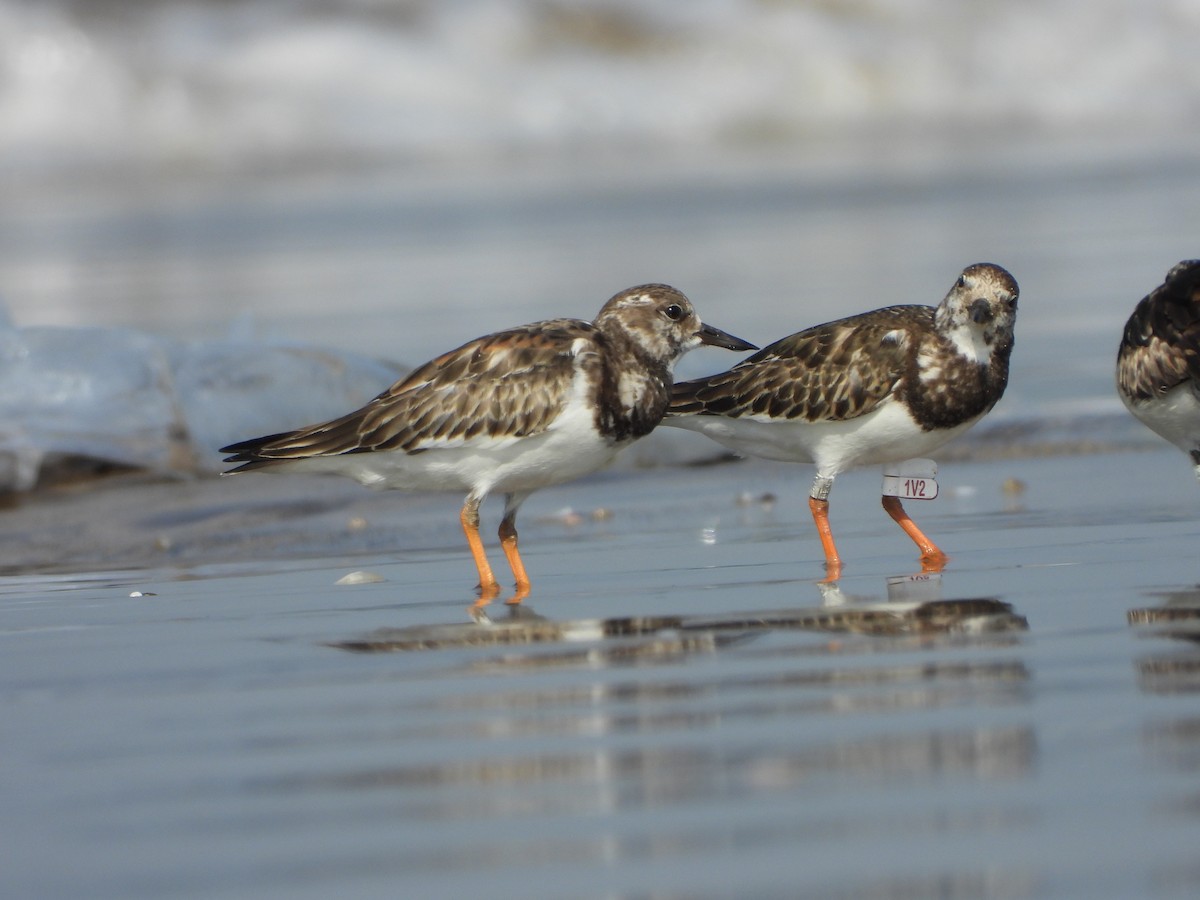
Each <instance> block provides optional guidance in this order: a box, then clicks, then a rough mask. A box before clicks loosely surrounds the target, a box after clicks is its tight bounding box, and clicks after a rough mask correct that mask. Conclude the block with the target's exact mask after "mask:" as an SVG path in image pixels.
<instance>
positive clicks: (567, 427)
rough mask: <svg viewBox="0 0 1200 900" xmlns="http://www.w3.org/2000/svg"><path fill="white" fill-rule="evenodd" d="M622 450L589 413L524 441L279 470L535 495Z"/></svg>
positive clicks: (320, 461) (480, 441)
mask: <svg viewBox="0 0 1200 900" xmlns="http://www.w3.org/2000/svg"><path fill="white" fill-rule="evenodd" d="M621 449H622V448H621V447H620V446H613V445H611V444H609V443H608V442H607V441H605V440H603V439H602V438H601V437H600V435H599V434H598V433H597V432H596V430H595V427H594V425H593V423H592V416H591V413H590V410H589V411H587V414H586V415H582V414H580V415H564V416H563V417H561V418H560V419H559V420H558V421H557V422H556V423H555V425H554V427H553V429H551V430H549V431H546V432H543V433H542V434H538V435H534V436H532V437H525V438H505V439H493V438H486V437H484V438H476V439H472V440H471V441H469V442H467V443H465V444H462V445H459V446H452V447H440V448H439V447H434V448H430V449H428V450H424V451H422V452H420V453H413V454H409V453H405V452H403V451H397V450H389V451H383V452H373V453H347V454H342V455H340V456H317V457H311V458H309V459H298V460H294V461H291V462H288V463H284V464H282V465H281V466H280V467H279V469H280V470H283V469H285V468H286V469H287V470H288V471H292V472H312V473H329V474H335V475H344V476H347V477H349V478H353V479H355V480H357V481H359V482H361V483H362V484H365V485H367V486H368V487H376V488H383V489H395V490H414V491H461V492H463V493H467V492H471V493H474V494H476V495H478V496H484V495H486V494H488V493H490V492H492V491H503V492H504V493H510V492H518V493H519V492H523V491H532V490H536V489H538V488H541V487H545V486H547V485H551V484H560V483H562V482H564V481H570V480H572V479H574V478H579V477H581V476H583V475H588V474H590V473H592V472H595V471H597V470H598V469H602V468H603V467H605V466H606V465H608V464H609V463H610V462H612V461H613V459H614V458H616V455H617V453H618V452H619V451H620V450H621Z"/></svg>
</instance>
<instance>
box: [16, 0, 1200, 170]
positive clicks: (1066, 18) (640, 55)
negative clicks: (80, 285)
mask: <svg viewBox="0 0 1200 900" xmlns="http://www.w3.org/2000/svg"><path fill="white" fill-rule="evenodd" d="M1198 43H1200V6H1198V5H1197V4H1195V3H1194V2H1192V0H1147V2H1144V3H1137V4H1132V3H1127V2H1125V0H1092V2H1087V3H1080V2H1077V0H1047V2H1042V3H1011V2H1004V0H982V2H974V3H962V2H960V0H830V2H824V3H819V4H818V3H812V4H810V3H746V2H737V0H693V2H689V3H674V2H662V0H659V2H644V0H643V2H637V0H436V2H435V0H408V2H383V0H338V2H330V3H322V4H312V3H307V4H296V3H289V2H285V0H252V2H243V3H237V4H230V3H225V2H215V0H209V2H204V0H188V2H185V0H162V2H156V3H138V4H124V3H115V2H114V3H85V2H76V0H40V2H37V3H31V2H22V0H0V146H2V147H3V148H4V158H5V159H7V160H8V163H9V164H10V165H12V164H14V163H22V164H24V165H25V166H27V167H45V166H55V165H78V164H81V163H95V162H100V163H106V164H111V163H113V162H117V161H126V162H135V163H153V164H161V165H168V166H195V167H217V168H231V167H232V168H238V167H242V166H247V165H261V164H263V163H264V162H269V161H273V160H278V159H280V158H288V159H301V160H303V159H310V160H312V159H316V160H320V159H328V158H333V159H346V158H350V159H356V158H362V157H368V158H385V159H397V158H400V159H404V158H417V159H445V158H454V157H470V158H479V157H494V156H501V155H505V154H511V153H513V152H524V151H535V152H557V151H564V150H566V151H571V150H575V149H578V148H580V147H589V148H596V147H600V148H604V147H611V148H620V147H622V146H627V145H630V144H633V145H645V146H651V147H653V146H668V147H669V146H688V145H695V144H698V143H700V144H712V145H716V146H723V145H725V146H738V145H743V144H746V143H754V142H761V141H770V140H786V139H790V138H795V137H799V136H804V135H808V134H812V133H823V132H827V131H830V130H835V131H836V130H844V129H846V128H856V127H872V128H881V127H882V128H899V129H902V130H907V131H913V130H922V129H939V128H942V129H944V128H953V129H963V130H970V129H979V130H985V129H1021V128H1031V129H1041V130H1049V131H1053V132H1064V131H1065V132H1071V131H1079V130H1096V129H1102V130H1105V131H1107V132H1109V133H1120V132H1121V131H1122V130H1125V129H1129V128H1139V129H1151V130H1153V129H1155V128H1158V127H1164V128H1165V127H1170V126H1173V125H1177V124H1178V123H1179V122H1183V121H1188V120H1194V118H1195V117H1196V115H1197V114H1198V113H1200V67H1198V66H1196V65H1195V64H1194V55H1195V47H1196V46H1197V44H1198Z"/></svg>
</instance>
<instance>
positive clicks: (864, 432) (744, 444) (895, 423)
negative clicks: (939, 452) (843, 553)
mask: <svg viewBox="0 0 1200 900" xmlns="http://www.w3.org/2000/svg"><path fill="white" fill-rule="evenodd" d="M980 418H982V416H977V417H976V418H974V419H971V420H969V421H967V422H964V423H963V424H962V425H959V426H956V427H954V428H944V429H938V430H936V431H923V430H922V429H921V427H920V426H919V425H917V423H916V422H915V421H914V420H913V418H912V416H910V415H909V414H908V410H907V409H905V407H904V406H902V405H901V404H899V403H885V404H883V405H882V406H880V407H879V408H877V409H875V410H874V411H872V412H869V413H867V414H866V415H865V416H859V417H858V418H856V419H850V420H847V421H844V422H803V421H800V420H776V421H763V420H755V419H752V418H740V419H729V418H725V417H723V416H684V417H680V418H670V419H664V420H663V424H664V425H671V426H674V427H676V428H687V429H689V430H691V431H698V432H700V433H701V434H705V435H707V436H708V437H710V438H712V439H713V440H714V441H716V442H717V443H719V444H722V445H724V446H726V447H728V448H729V449H731V450H735V451H737V452H738V453H744V454H746V455H748V456H759V457H762V458H764V459H774V460H780V461H782V462H811V463H816V464H817V474H818V475H822V476H825V477H828V478H832V477H833V476H835V475H837V474H838V473H839V472H843V471H845V470H846V469H849V468H852V467H853V466H858V465H874V464H879V463H886V462H895V461H899V460H903V459H908V458H910V457H914V456H923V455H925V454H927V453H931V452H932V451H934V450H936V449H937V448H938V447H940V446H942V444H945V443H946V442H947V441H950V440H952V439H953V438H955V437H957V436H958V435H960V434H962V433H963V432H964V431H966V430H967V429H968V428H970V427H971V426H972V425H974V424H975V423H976V422H977V421H979V419H980Z"/></svg>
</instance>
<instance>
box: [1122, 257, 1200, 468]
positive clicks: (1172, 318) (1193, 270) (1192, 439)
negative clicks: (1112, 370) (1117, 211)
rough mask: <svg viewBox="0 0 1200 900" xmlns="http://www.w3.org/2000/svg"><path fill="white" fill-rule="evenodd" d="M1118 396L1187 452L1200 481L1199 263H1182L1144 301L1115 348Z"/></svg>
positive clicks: (1153, 427)
mask: <svg viewBox="0 0 1200 900" xmlns="http://www.w3.org/2000/svg"><path fill="white" fill-rule="evenodd" d="M1117 393H1118V394H1119V395H1120V397H1121V400H1122V401H1123V402H1124V403H1125V406H1126V407H1127V408H1128V409H1129V411H1130V412H1131V413H1133V415H1134V416H1136V417H1137V419H1138V420H1139V421H1141V422H1142V423H1143V424H1144V425H1146V427H1148V428H1150V429H1151V430H1153V431H1154V432H1156V433H1157V434H1159V435H1160V436H1162V437H1163V438H1165V439H1166V440H1168V441H1170V442H1171V443H1172V444H1174V445H1175V446H1177V447H1179V448H1180V449H1181V450H1183V452H1184V453H1187V454H1188V455H1189V456H1190V457H1191V460H1192V464H1193V466H1194V467H1195V472H1196V477H1197V478H1198V479H1200V260H1194V259H1193V260H1184V261H1183V262H1181V263H1179V264H1178V265H1176V266H1174V267H1173V268H1172V269H1171V271H1170V272H1168V273H1167V277H1166V280H1165V281H1164V282H1163V283H1162V284H1161V285H1159V286H1158V287H1156V288H1155V289H1154V290H1153V291H1151V292H1150V293H1149V294H1148V295H1146V296H1145V297H1143V298H1142V300H1141V301H1140V302H1139V303H1138V305H1137V306H1136V307H1134V310H1133V315H1131V316H1130V317H1129V321H1128V322H1127V323H1126V324H1125V332H1124V334H1123V335H1122V337H1121V346H1120V348H1119V349H1118V350H1117Z"/></svg>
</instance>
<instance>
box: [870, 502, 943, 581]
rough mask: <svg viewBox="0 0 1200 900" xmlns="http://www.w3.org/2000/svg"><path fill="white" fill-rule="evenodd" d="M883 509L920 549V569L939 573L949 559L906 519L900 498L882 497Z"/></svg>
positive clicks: (915, 524)
mask: <svg viewBox="0 0 1200 900" xmlns="http://www.w3.org/2000/svg"><path fill="white" fill-rule="evenodd" d="M883 508H884V509H886V510H887V514H888V515H889V516H891V517H892V519H893V520H894V521H895V523H896V524H897V525H899V526H900V527H901V528H903V529H904V533H905V534H907V535H908V536H909V537H910V538H912V542H913V543H914V544H916V545H917V547H918V549H920V551H921V562H922V564H923V565H922V569H924V570H925V571H926V572H940V571H941V570H942V567H943V566H945V565H946V562H947V560H949V559H950V557H948V556H947V555H946V554H945V553H943V552H942V551H941V550H939V549H938V547H937V545H936V544H935V543H934V542H933V541H931V540H930V539H929V538H927V537H925V534H924V532H922V531H921V529H920V528H918V527H917V523H916V522H914V521H913V520H912V519H910V518H909V517H908V513H906V512H905V511H904V505H903V504H902V503H901V502H900V498H899V497H884V498H883Z"/></svg>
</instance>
